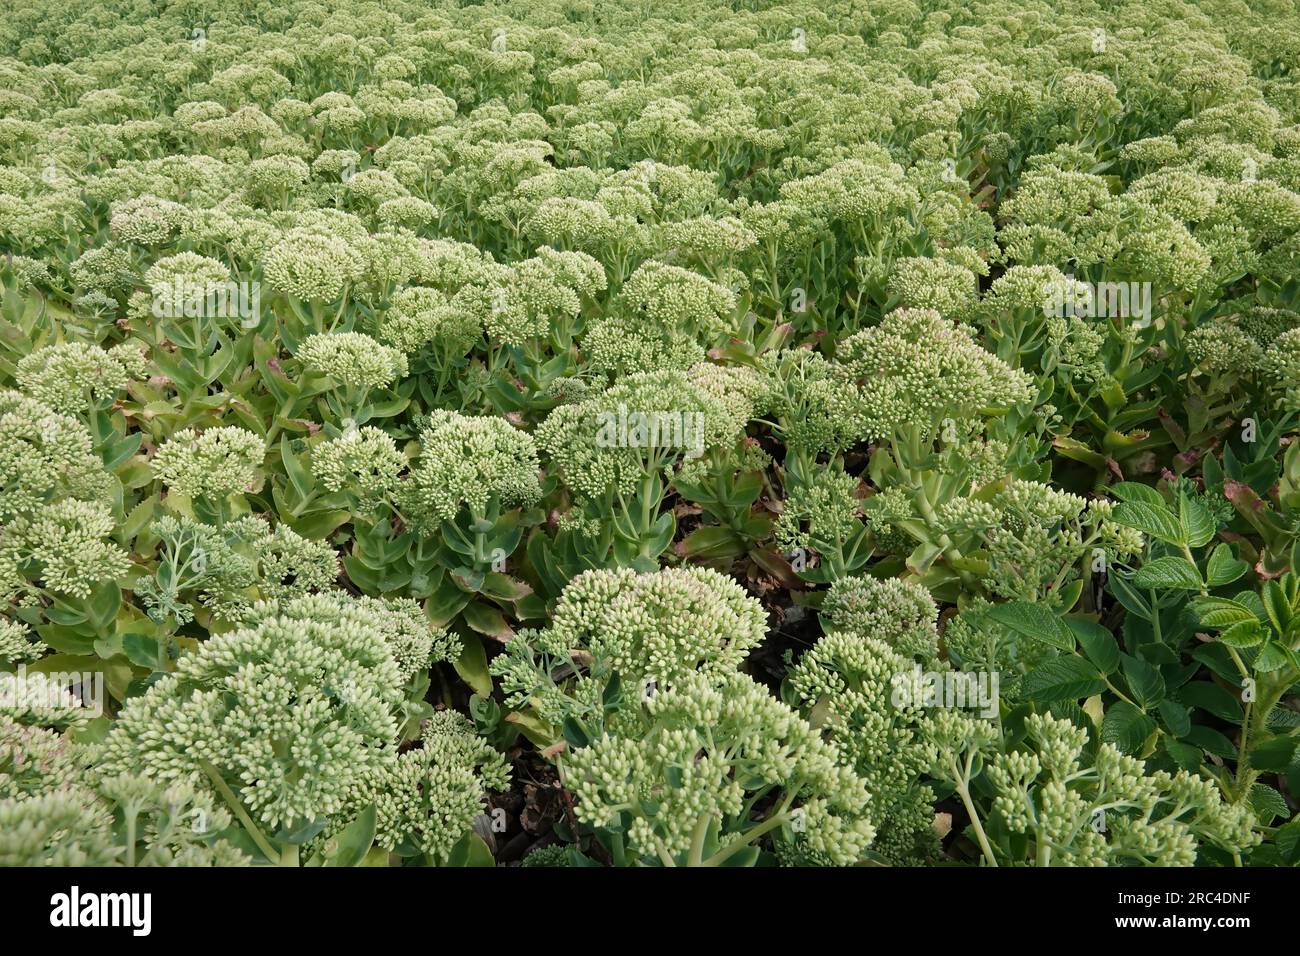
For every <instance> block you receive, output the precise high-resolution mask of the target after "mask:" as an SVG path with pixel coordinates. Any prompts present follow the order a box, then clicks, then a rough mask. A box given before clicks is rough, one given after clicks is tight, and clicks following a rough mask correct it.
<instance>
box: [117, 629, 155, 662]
mask: <svg viewBox="0 0 1300 956" xmlns="http://www.w3.org/2000/svg"><path fill="white" fill-rule="evenodd" d="M122 650H123V651H124V652H125V654H126V659H127V660H129V661H130V662H131V663H132V664H135V665H137V666H139V667H147V668H149V670H156V669H157V667H158V663H159V657H160V655H159V651H158V641H157V639H156V638H153V637H150V636H149V635H148V634H137V633H134V632H133V633H131V634H125V635H123V636H122Z"/></svg>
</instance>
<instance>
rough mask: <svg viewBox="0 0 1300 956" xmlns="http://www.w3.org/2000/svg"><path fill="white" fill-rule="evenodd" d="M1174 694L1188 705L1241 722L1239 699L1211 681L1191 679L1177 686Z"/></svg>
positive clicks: (1235, 722)
mask: <svg viewBox="0 0 1300 956" xmlns="http://www.w3.org/2000/svg"><path fill="white" fill-rule="evenodd" d="M1174 696H1176V697H1177V698H1178V700H1180V701H1182V702H1183V703H1184V704H1187V705H1188V706H1189V707H1195V708H1197V709H1199V710H1203V711H1205V712H1206V713H1207V714H1213V715H1214V716H1215V717H1218V718H1220V719H1222V720H1226V721H1228V722H1229V723H1233V724H1239V723H1241V718H1242V709H1241V701H1240V700H1239V699H1238V698H1237V697H1236V696H1235V695H1233V694H1232V693H1231V692H1229V691H1227V690H1225V689H1224V688H1223V687H1222V686H1220V685H1219V684H1216V683H1214V682H1213V681H1193V682H1192V683H1190V684H1184V685H1183V686H1182V687H1180V688H1178V691H1177V692H1176V693H1175V695H1174Z"/></svg>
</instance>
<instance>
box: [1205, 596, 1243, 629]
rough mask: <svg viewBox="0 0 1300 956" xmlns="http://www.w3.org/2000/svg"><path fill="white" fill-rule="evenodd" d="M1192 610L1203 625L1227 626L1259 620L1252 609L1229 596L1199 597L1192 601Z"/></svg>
mask: <svg viewBox="0 0 1300 956" xmlns="http://www.w3.org/2000/svg"><path fill="white" fill-rule="evenodd" d="M1192 610H1194V611H1195V612H1196V619H1197V621H1199V622H1200V623H1201V624H1202V625H1204V626H1205V627H1228V626H1230V625H1233V624H1237V623H1239V622H1242V621H1255V622H1256V623H1258V622H1259V619H1258V618H1257V617H1256V616H1255V612H1254V611H1252V610H1251V609H1250V608H1248V607H1247V606H1246V605H1244V604H1242V603H1241V602H1240V601H1235V600H1233V599H1231V598H1220V597H1200V598H1197V599H1196V600H1195V601H1193V602H1192Z"/></svg>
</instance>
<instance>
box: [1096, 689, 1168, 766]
mask: <svg viewBox="0 0 1300 956" xmlns="http://www.w3.org/2000/svg"><path fill="white" fill-rule="evenodd" d="M1155 730H1156V722H1155V721H1154V720H1152V719H1151V717H1150V716H1149V715H1147V714H1144V713H1142V711H1140V710H1138V709H1137V708H1136V707H1134V706H1133V705H1132V704H1130V703H1128V702H1127V701H1123V700H1121V701H1119V702H1118V703H1115V704H1112V705H1111V707H1110V709H1108V710H1107V711H1106V717H1105V718H1104V719H1103V720H1102V722H1101V739H1102V741H1103V742H1105V743H1108V744H1114V745H1115V747H1117V748H1118V749H1119V750H1121V751H1123V752H1124V753H1126V754H1136V753H1139V752H1140V751H1141V750H1142V748H1143V746H1144V745H1145V744H1146V742H1147V738H1148V737H1150V736H1151V735H1152V734H1153V733H1155Z"/></svg>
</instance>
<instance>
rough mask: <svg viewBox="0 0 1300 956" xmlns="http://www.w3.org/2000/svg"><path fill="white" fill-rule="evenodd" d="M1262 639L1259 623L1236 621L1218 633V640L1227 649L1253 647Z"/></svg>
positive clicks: (1254, 621) (1262, 631) (1261, 629)
mask: <svg viewBox="0 0 1300 956" xmlns="http://www.w3.org/2000/svg"><path fill="white" fill-rule="evenodd" d="M1263 639H1264V628H1263V627H1262V626H1261V625H1260V623H1259V621H1256V620H1250V621H1238V622H1237V623H1236V624H1229V625H1228V626H1227V627H1225V628H1224V629H1223V630H1221V631H1220V632H1219V640H1220V641H1222V642H1223V643H1224V644H1227V645H1228V646H1229V647H1254V646H1255V645H1256V644H1258V643H1259V642H1260V641H1262V640H1263Z"/></svg>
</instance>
